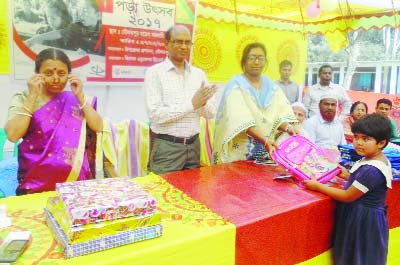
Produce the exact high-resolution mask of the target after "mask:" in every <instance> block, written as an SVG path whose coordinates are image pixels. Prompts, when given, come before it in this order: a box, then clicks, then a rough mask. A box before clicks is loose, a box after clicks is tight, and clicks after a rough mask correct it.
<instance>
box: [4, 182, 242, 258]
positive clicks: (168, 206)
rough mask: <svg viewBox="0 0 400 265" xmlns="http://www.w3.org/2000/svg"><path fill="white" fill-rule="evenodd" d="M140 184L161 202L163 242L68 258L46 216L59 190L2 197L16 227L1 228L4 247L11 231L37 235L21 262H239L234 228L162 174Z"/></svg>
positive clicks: (144, 243) (140, 244) (153, 241)
mask: <svg viewBox="0 0 400 265" xmlns="http://www.w3.org/2000/svg"><path fill="white" fill-rule="evenodd" d="M136 182H137V183H139V184H140V185H141V186H142V187H144V188H145V189H146V190H148V191H149V192H150V193H151V194H152V195H153V196H154V197H155V198H156V199H157V208H158V209H159V211H160V212H161V213H162V224H163V226H164V228H163V235H162V236H161V237H159V238H155V239H150V240H146V241H142V242H137V243H134V244H129V245H125V246H121V247H117V248H113V249H109V250H106V251H101V252H96V253H93V254H89V255H85V256H80V257H76V258H71V259H64V256H63V253H62V250H61V248H60V246H59V245H58V244H57V243H56V242H55V241H54V240H53V237H52V235H51V233H50V230H49V229H48V227H47V226H46V223H45V219H44V217H43V207H44V206H45V204H46V200H47V198H48V197H50V196H54V195H55V192H45V193H39V194H32V195H25V196H19V197H15V196H14V197H8V198H4V199H0V204H5V205H6V206H7V213H8V215H9V216H10V217H11V219H12V221H13V225H12V226H11V227H8V228H6V229H0V243H1V241H2V239H4V238H5V236H6V234H7V233H8V232H10V231H18V230H29V231H31V232H32V241H31V242H30V245H29V247H28V249H27V250H26V252H25V253H24V254H23V255H22V256H21V257H20V258H19V259H18V264H96V265H97V264H118V265H121V264H127V265H128V264H129V265H130V264H136V265H140V264H142V265H160V264H168V265H179V264H196V265H202V264H218V265H232V264H234V262H235V243H234V242H235V227H234V225H233V224H231V223H229V222H228V221H226V220H225V219H223V218H222V217H221V216H219V215H217V214H215V213H213V212H211V211H210V210H209V209H208V208H207V207H205V206H204V205H203V204H201V203H199V202H196V201H194V200H192V199H191V198H189V197H187V196H186V195H185V194H184V193H183V192H182V191H180V190H178V189H176V188H174V187H173V186H172V185H170V184H169V183H167V182H166V181H165V180H163V179H162V178H160V177H159V176H156V175H150V176H147V177H143V178H136Z"/></svg>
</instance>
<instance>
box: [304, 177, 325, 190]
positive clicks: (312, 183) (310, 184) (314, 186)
mask: <svg viewBox="0 0 400 265" xmlns="http://www.w3.org/2000/svg"><path fill="white" fill-rule="evenodd" d="M303 184H304V186H306V188H307V189H310V190H318V188H319V186H320V185H322V184H321V183H319V182H318V181H317V179H316V178H315V177H311V179H310V180H303Z"/></svg>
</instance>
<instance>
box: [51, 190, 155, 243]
mask: <svg viewBox="0 0 400 265" xmlns="http://www.w3.org/2000/svg"><path fill="white" fill-rule="evenodd" d="M46 210H48V211H49V212H50V213H51V214H52V216H53V217H54V219H55V220H56V221H57V223H58V225H59V226H60V227H61V229H62V230H63V232H64V233H65V235H66V237H67V240H68V242H69V243H79V242H85V241H88V240H93V239H96V238H99V237H103V236H107V235H114V234H117V233H119V232H122V231H126V230H135V229H137V228H140V227H145V226H153V225H156V224H159V223H160V222H161V213H159V212H155V213H154V214H152V215H148V216H143V217H135V216H131V217H127V218H123V219H116V220H111V221H104V222H98V223H94V224H87V225H82V226H77V227H74V226H72V224H71V221H70V219H69V218H68V216H67V214H66V213H65V211H64V207H63V204H62V202H61V200H60V198H59V197H50V198H49V199H48V200H47V204H46Z"/></svg>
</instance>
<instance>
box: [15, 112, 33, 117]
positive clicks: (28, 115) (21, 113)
mask: <svg viewBox="0 0 400 265" xmlns="http://www.w3.org/2000/svg"><path fill="white" fill-rule="evenodd" d="M16 114H17V115H22V116H27V117H30V118H32V114H28V113H25V112H17V113H16Z"/></svg>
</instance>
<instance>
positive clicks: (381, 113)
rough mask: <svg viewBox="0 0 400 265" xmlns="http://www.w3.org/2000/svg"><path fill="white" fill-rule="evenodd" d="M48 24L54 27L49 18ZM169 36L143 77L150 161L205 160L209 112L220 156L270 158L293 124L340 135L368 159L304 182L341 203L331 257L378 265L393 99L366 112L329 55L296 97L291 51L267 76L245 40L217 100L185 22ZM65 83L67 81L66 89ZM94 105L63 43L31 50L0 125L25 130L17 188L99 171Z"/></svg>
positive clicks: (14, 136) (324, 137)
mask: <svg viewBox="0 0 400 265" xmlns="http://www.w3.org/2000/svg"><path fill="white" fill-rule="evenodd" d="M51 2H57V0H51V1H48V3H51ZM48 7H50V6H48ZM67 18H68V16H67ZM48 19H49V21H51V18H50V16H48ZM50 24H51V25H49V26H50V27H51V28H53V26H54V25H55V24H56V23H55V22H54V23H52V22H50ZM53 24H54V25H53ZM59 24H62V23H61V21H59ZM82 24H85V22H84V21H82ZM54 28H56V26H54ZM49 31H50V32H52V31H53V29H49ZM165 37H166V49H167V53H168V56H167V57H166V58H165V60H164V61H163V62H161V63H158V64H156V65H153V66H151V67H149V68H148V70H147V71H146V75H145V80H144V90H145V102H146V109H147V113H148V116H149V120H150V124H151V125H150V128H151V130H152V132H153V133H154V142H153V146H152V150H151V154H150V162H149V170H150V171H153V172H155V173H157V174H162V173H167V172H173V171H179V170H184V169H190V168H196V167H199V166H200V142H199V132H200V124H199V118H200V116H204V117H206V118H214V117H215V138H214V146H213V160H214V163H215V164H221V163H227V162H232V161H237V160H260V159H261V160H265V159H271V154H272V152H273V151H274V149H275V148H279V147H278V145H277V142H279V139H280V138H281V137H288V135H298V134H302V135H305V136H306V137H308V138H309V139H311V140H312V141H314V142H315V143H316V144H317V145H319V146H321V147H323V148H336V147H337V145H338V144H344V143H346V139H347V141H348V142H350V141H352V142H353V143H354V147H355V150H356V151H357V152H358V153H359V154H360V155H362V156H363V157H364V158H363V159H362V160H361V161H360V162H358V163H357V164H356V165H355V166H354V167H353V168H352V169H351V170H350V171H347V169H345V168H343V167H342V171H341V173H340V175H339V176H341V177H343V178H345V179H348V182H347V184H346V186H345V187H344V189H343V190H341V189H336V188H331V187H328V186H326V185H323V184H320V183H318V182H317V181H315V179H311V180H309V181H305V182H304V185H305V186H306V187H307V188H309V189H312V190H317V191H320V192H322V193H325V194H327V195H329V196H331V197H333V198H334V199H335V200H337V201H339V202H343V204H340V207H338V218H337V224H336V229H335V233H336V236H335V240H334V245H333V249H334V251H333V256H334V260H335V264H385V260H386V255H387V246H388V226H387V219H386V215H385V208H384V203H385V198H386V191H387V188H390V187H391V177H390V173H388V172H391V171H390V162H389V161H388V160H387V159H386V157H385V156H384V155H383V153H382V150H383V148H384V147H385V146H386V145H387V144H388V142H389V141H390V140H391V138H392V137H393V136H397V128H396V127H395V123H394V122H393V120H391V119H389V118H388V116H389V113H390V109H391V107H392V103H391V101H390V100H388V99H381V100H379V101H378V102H377V104H376V108H375V112H376V113H375V114H368V107H367V105H366V104H365V103H363V102H355V103H354V104H352V103H351V100H350V98H349V96H348V95H347V93H346V90H345V89H344V88H343V87H341V86H339V85H337V84H334V83H332V81H331V80H332V71H333V69H332V67H331V66H329V65H323V66H321V68H320V69H319V82H318V83H317V84H315V85H314V86H312V87H310V88H309V90H308V91H307V92H306V94H305V95H304V97H303V95H302V93H301V91H300V87H299V85H297V84H295V82H293V81H291V80H290V74H291V70H292V67H293V65H292V63H291V62H289V61H287V60H285V61H283V62H282V63H281V64H280V65H279V71H280V74H281V79H280V80H278V81H275V82H274V81H272V80H271V79H270V78H268V77H267V76H265V75H263V71H264V67H265V65H266V63H267V60H268V54H267V49H266V47H265V45H264V44H262V43H258V42H255V43H250V44H248V45H247V46H246V47H245V48H244V50H243V53H242V58H241V68H242V70H243V72H242V73H239V74H237V75H235V76H234V77H232V79H231V80H229V82H228V83H227V85H226V86H225V89H224V91H223V92H222V97H221V100H220V103H219V106H217V104H216V103H217V102H215V101H216V96H215V94H216V92H217V86H216V85H213V84H210V83H209V82H208V80H207V77H206V74H205V73H204V71H203V70H201V69H199V68H197V67H195V66H193V65H190V64H189V63H188V62H187V61H186V59H187V57H188V55H189V52H190V48H191V46H192V36H191V32H190V30H189V29H188V28H187V27H185V26H182V25H178V26H174V27H172V28H170V29H169V30H168V31H167V32H166V34H165ZM67 85H69V87H70V90H71V91H66V90H65V88H66V87H67ZM339 104H340V105H341V107H342V110H341V113H338V106H339ZM95 107H96V101H95V98H92V99H89V98H88V97H87V96H85V93H84V91H83V84H82V81H81V80H80V79H79V78H78V77H77V76H76V75H74V74H73V73H71V62H70V60H69V58H68V57H67V56H66V55H65V53H64V52H63V51H61V50H58V49H54V48H48V49H45V50H43V51H42V52H40V53H39V54H38V56H37V58H36V61H35V74H34V75H33V76H32V77H31V78H30V79H29V80H28V84H27V90H25V91H23V92H21V93H17V94H16V95H14V97H13V98H12V102H11V105H10V107H9V113H8V121H7V123H6V125H5V131H6V133H7V136H8V139H9V140H11V141H14V142H15V141H18V140H20V139H21V138H22V139H23V140H22V142H21V143H20V145H19V157H18V162H19V168H18V180H19V183H20V184H19V186H18V189H17V194H20V195H21V194H28V193H34V192H42V191H48V190H54V187H55V183H57V182H64V181H74V180H85V179H90V178H94V169H93V163H94V162H93V160H94V153H93V143H94V142H95V135H96V134H95V133H96V132H101V131H102V124H103V123H102V118H101V117H100V115H99V114H98V113H97V112H96V110H95ZM49 172H51V174H49ZM356 228H357V229H356ZM365 237H368V239H365ZM367 260H368V262H369V263H367V262H366V261H367ZM356 261H357V262H356Z"/></svg>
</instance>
